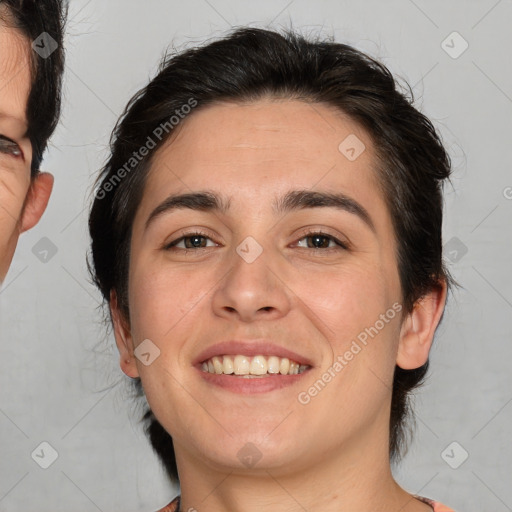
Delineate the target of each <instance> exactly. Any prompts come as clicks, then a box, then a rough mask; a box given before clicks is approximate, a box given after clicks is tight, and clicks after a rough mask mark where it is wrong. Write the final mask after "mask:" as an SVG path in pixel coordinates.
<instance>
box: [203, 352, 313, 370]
mask: <svg viewBox="0 0 512 512" xmlns="http://www.w3.org/2000/svg"><path fill="white" fill-rule="evenodd" d="M306 368H307V366H306V365H300V364H299V363H297V362H296V361H292V360H290V359H288V358H287V357H277V356H269V357H266V356H254V357H248V356H242V355H236V356H231V355H226V356H214V357H212V358H211V359H208V360H207V361H204V362H203V364H202V369H203V371H205V372H208V373H217V374H221V373H224V374H228V375H229V374H235V375H265V374H267V373H270V374H272V373H274V374H275V373H280V374H281V375H295V374H297V373H302V372H303V371H304V370H305V369H306Z"/></svg>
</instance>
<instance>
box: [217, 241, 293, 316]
mask: <svg viewBox="0 0 512 512" xmlns="http://www.w3.org/2000/svg"><path fill="white" fill-rule="evenodd" d="M253 243H254V242H253ZM245 247H246V248H247V246H245ZM253 249H254V248H253V247H252V248H251V250H253ZM243 250H244V246H243V244H240V246H239V252H237V251H235V249H233V253H232V254H231V255H230V262H229V265H230V269H229V271H228V272H227V274H226V275H225V276H224V278H223V279H222V280H221V282H220V283H219V285H218V287H217V289H216V290H215V292H214V295H213V299H212V303H213V308H214V313H215V314H216V315H218V316H222V317H225V318H229V319H235V318H236V319H238V320H239V321H242V322H251V321H255V320H274V319H277V318H280V317H283V316H285V315H286V314H287V313H288V311H289V310H290V307H291V291H290V289H289V288H288V287H287V285H286V276H285V275H284V269H283V266H282V265H279V262H278V261H277V259H276V258H277V256H276V257H274V256H273V255H272V254H271V251H269V250H262V252H261V254H259V255H258V256H257V257H256V258H255V259H254V260H253V259H252V258H246V257H245V255H244V252H243Z"/></svg>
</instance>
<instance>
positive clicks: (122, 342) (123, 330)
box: [110, 290, 139, 379]
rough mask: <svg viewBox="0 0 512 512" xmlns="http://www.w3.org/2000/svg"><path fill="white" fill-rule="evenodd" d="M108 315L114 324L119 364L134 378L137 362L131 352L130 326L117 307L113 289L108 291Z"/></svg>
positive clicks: (136, 375) (136, 371) (137, 372)
mask: <svg viewBox="0 0 512 512" xmlns="http://www.w3.org/2000/svg"><path fill="white" fill-rule="evenodd" d="M110 315H111V317H112V324H113V326H114V336H115V338H116V345H117V349H118V350H119V358H120V359H119V366H120V367H121V370H123V372H124V373H125V374H126V375H128V377H131V378H132V379H136V378H137V377H138V376H139V371H138V370H137V363H136V361H135V355H134V353H133V340H132V335H131V332H130V326H129V325H128V322H127V321H126V318H125V316H124V314H123V313H122V312H121V311H120V309H119V306H118V304H117V294H116V292H115V290H111V291H110Z"/></svg>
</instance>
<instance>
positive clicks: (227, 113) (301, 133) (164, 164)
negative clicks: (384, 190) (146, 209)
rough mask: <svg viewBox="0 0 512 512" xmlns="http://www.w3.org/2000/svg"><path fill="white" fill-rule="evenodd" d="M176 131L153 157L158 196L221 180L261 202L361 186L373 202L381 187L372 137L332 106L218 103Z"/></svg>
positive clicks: (151, 186)
mask: <svg viewBox="0 0 512 512" xmlns="http://www.w3.org/2000/svg"><path fill="white" fill-rule="evenodd" d="M175 130H176V131H175V133H174V134H173V136H172V138H171V139H170V140H169V141H168V142H167V143H166V144H165V145H164V146H162V147H161V148H160V149H159V150H158V151H157V154H156V155H155V158H154V159H153V161H152V165H151V169H150V173H149V178H148V182H147V189H146V192H147V193H148V194H149V195H150V196H152V197H154V199H155V200H158V197H160V196H163V195H165V194H166V193H169V191H170V190H172V191H176V190H179V191H183V192H189V191H190V189H194V190H195V189H199V188H205V187H206V186H209V187H211V188H216V187H218V186H219V184H220V181H222V185H221V186H222V187H223V189H224V190H225V192H226V193H227V192H232V193H233V194H230V195H235V193H236V195H237V196H238V197H239V198H240V201H243V200H245V199H247V198H248V195H247V194H248V193H251V194H253V195H254V199H255V201H259V200H261V194H262V193H264V192H267V194H265V195H268V192H272V193H273V194H274V193H275V195H282V193H284V192H285V191H286V190H289V189H291V188H297V187H302V188H308V189H322V190H336V191H341V192H343V191H345V192H351V193H353V192H354V191H357V195H358V197H359V199H361V200H362V201H367V202H369V203H371V202H373V201H374V200H375V195H376V194H377V193H378V190H379V187H378V186H377V180H376V170H375V167H376V158H375V154H374V149H373V143H372V140H371V138H370V136H369V135H368V134H367V133H366V131H365V130H364V129H362V128H361V127H360V126H359V124H358V123H356V122H355V121H353V120H352V119H350V118H349V117H348V116H347V115H345V114H344V113H342V112H341V111H340V110H338V109H336V108H335V107H333V106H330V105H326V104H319V103H306V102H304V101H299V100H281V99H280V100H277V99H262V100H259V101H256V102H252V103H244V104H239V103H236V104H235V103H217V104H214V105H211V106H208V107H205V108H201V109H199V110H197V111H195V112H194V111H192V114H190V115H189V117H187V118H185V120H184V121H182V122H181V124H180V125H178V126H177V128H175ZM347 141H348V142H347ZM347 148H348V149H349V150H350V149H351V148H354V152H355V153H351V152H349V153H347ZM361 150H362V152H361ZM359 152H361V153H360V154H358V153H359ZM354 156H356V158H353V157H354ZM348 157H350V158H348ZM242 189H243V190H244V191H245V196H242V194H241V191H242ZM145 195H146V194H145Z"/></svg>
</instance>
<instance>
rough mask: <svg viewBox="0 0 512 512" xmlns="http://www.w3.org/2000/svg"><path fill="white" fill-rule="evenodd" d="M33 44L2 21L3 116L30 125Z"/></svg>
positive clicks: (0, 79)
mask: <svg viewBox="0 0 512 512" xmlns="http://www.w3.org/2000/svg"><path fill="white" fill-rule="evenodd" d="M30 51H31V49H30V42H29V41H28V39H27V38H26V37H24V36H23V34H22V33H21V32H20V31H19V30H17V29H13V28H10V27H7V26H6V25H5V24H4V23H2V22H1V21H0V116H2V117H3V118H4V119H5V120H7V121H15V122H18V123H26V113H25V111H26V106H27V100H28V95H29V92H30V76H31V72H30V71H31V70H30V64H31V63H30V57H31V54H30Z"/></svg>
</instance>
